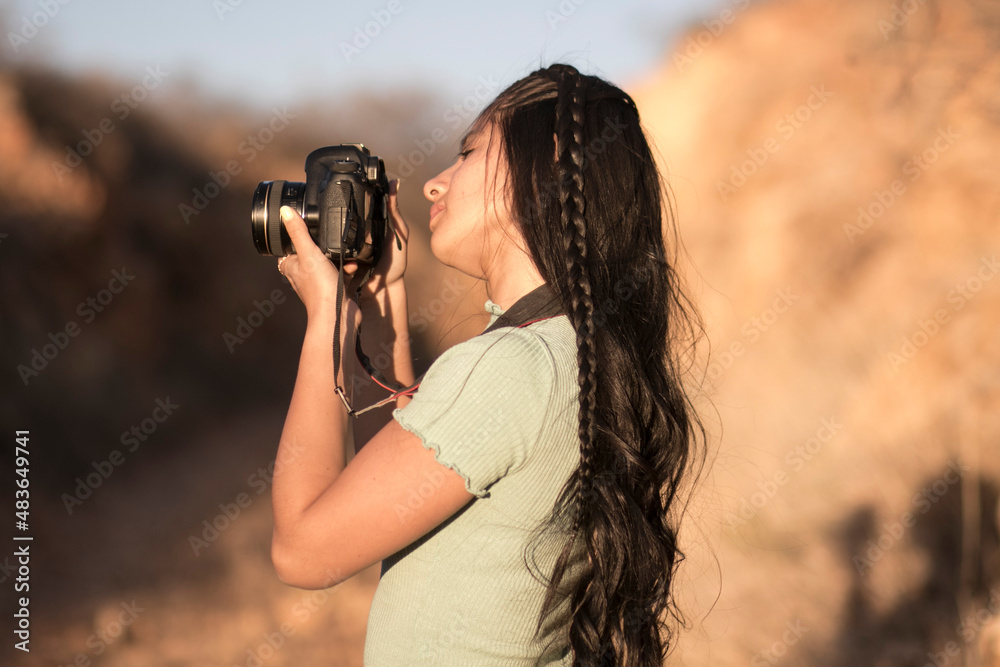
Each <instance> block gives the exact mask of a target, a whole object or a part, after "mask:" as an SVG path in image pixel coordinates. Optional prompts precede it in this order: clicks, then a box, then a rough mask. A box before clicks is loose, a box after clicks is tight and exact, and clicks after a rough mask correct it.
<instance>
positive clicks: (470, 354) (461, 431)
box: [392, 328, 555, 498]
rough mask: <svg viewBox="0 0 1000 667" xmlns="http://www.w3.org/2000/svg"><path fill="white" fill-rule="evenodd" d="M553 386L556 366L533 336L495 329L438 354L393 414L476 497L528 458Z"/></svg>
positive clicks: (514, 330) (521, 331)
mask: <svg viewBox="0 0 1000 667" xmlns="http://www.w3.org/2000/svg"><path fill="white" fill-rule="evenodd" d="M554 383H555V363H554V361H553V358H552V356H551V354H550V353H549V350H548V348H547V347H546V345H545V343H544V342H543V341H542V339H541V337H540V336H539V335H538V334H536V333H533V332H531V331H528V330H526V329H517V328H504V329H498V330H496V331H492V332H490V333H488V334H483V335H480V336H476V337H475V338H472V339H470V340H468V341H466V342H464V343H460V344H458V345H455V346H454V347H452V348H450V349H449V350H447V351H446V352H445V353H444V354H442V355H441V356H440V357H439V358H438V359H437V360H436V361H435V362H434V363H433V364H431V367H430V369H429V370H428V371H427V373H426V374H425V375H424V378H423V380H422V382H421V383H420V387H419V389H417V392H416V394H415V395H414V396H413V400H412V401H410V403H409V404H408V405H407V406H406V407H404V408H397V409H396V410H394V411H393V413H392V416H393V418H394V419H396V421H398V422H399V424H400V425H401V426H402V427H403V428H405V429H406V430H407V431H410V432H411V433H413V434H415V435H416V436H418V437H419V438H420V439H421V441H422V442H423V444H424V447H427V448H428V449H433V450H434V455H435V458H436V459H437V461H438V462H439V463H441V464H442V465H445V466H447V467H449V468H451V469H452V470H454V471H455V472H457V473H458V474H459V475H461V476H462V477H464V478H465V488H466V489H467V490H468V491H469V493H472V494H474V495H476V496H477V497H480V498H482V497H485V496H488V495H489V493H488V491H487V489H488V488H489V487H490V486H491V485H492V484H493V483H495V482H496V481H497V480H498V479H500V478H501V477H503V476H504V475H506V474H507V473H508V472H510V471H512V470H516V469H517V468H518V467H519V466H520V465H522V464H523V463H524V462H525V461H526V460H527V458H528V456H529V455H530V452H531V450H532V447H533V445H534V443H535V441H536V440H537V439H538V437H539V435H540V434H541V431H542V426H543V424H544V422H545V418H546V412H547V410H548V405H549V399H550V397H551V395H552V391H553V388H554Z"/></svg>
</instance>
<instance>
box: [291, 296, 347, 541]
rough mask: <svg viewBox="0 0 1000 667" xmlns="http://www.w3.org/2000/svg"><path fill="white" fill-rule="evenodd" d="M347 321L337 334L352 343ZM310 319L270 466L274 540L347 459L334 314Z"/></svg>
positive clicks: (308, 504)
mask: <svg viewBox="0 0 1000 667" xmlns="http://www.w3.org/2000/svg"><path fill="white" fill-rule="evenodd" d="M347 319H348V318H346V317H344V318H342V321H341V329H342V331H341V337H342V340H345V339H346V340H350V341H352V342H353V340H354V336H353V327H352V326H347V322H346V320H347ZM309 320H310V321H309V325H308V326H307V327H306V333H305V338H304V340H303V342H302V354H301V355H300V358H299V369H298V374H297V375H296V378H295V389H294V390H293V392H292V400H291V403H290V404H289V407H288V415H287V417H286V418H285V425H284V428H283V429H282V431H281V440H280V443H279V445H278V454H277V458H276V460H275V466H274V481H273V488H272V505H273V508H274V531H275V537H276V538H277V537H278V536H279V535H281V534H282V533H283V531H293V530H294V527H295V525H296V522H297V521H298V519H299V518H301V516H302V514H303V513H304V512H305V511H306V509H308V507H309V506H310V505H311V504H312V503H313V502H314V501H315V500H316V499H317V498H318V497H319V496H320V495H321V494H322V493H323V492H324V491H325V490H326V489H327V488H329V486H330V485H331V484H332V483H333V482H334V480H336V478H337V476H338V475H339V474H340V472H341V471H342V470H343V469H344V466H345V461H346V457H345V440H346V436H347V409H346V408H345V407H344V404H343V402H342V401H341V400H340V397H339V396H337V394H336V392H335V386H336V384H335V381H334V376H333V333H334V325H333V316H332V315H331V316H329V317H327V316H323V315H318V316H316V317H312V316H310V318H309ZM346 330H349V331H346ZM347 334H350V335H347ZM343 370H344V369H343V368H342V369H341V376H343Z"/></svg>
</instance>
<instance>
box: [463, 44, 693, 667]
mask: <svg viewBox="0 0 1000 667" xmlns="http://www.w3.org/2000/svg"><path fill="white" fill-rule="evenodd" d="M490 124H492V125H493V127H492V128H491V129H498V130H499V132H500V136H501V139H502V142H503V155H504V158H505V159H506V160H507V164H508V166H509V167H510V169H509V177H508V178H509V181H508V183H506V184H505V188H506V193H505V196H506V197H507V198H508V202H509V204H510V206H511V211H512V212H513V213H514V217H515V219H516V220H517V222H518V224H519V227H520V230H521V232H522V233H523V234H524V239H525V242H526V243H527V245H528V248H529V250H530V252H531V256H532V260H533V261H534V262H535V265H536V266H537V268H538V270H539V272H540V273H541V275H542V277H543V278H544V279H545V281H546V282H547V283H549V285H550V286H551V287H552V288H553V289H554V290H556V291H557V292H558V293H559V296H560V299H561V300H562V304H563V306H564V307H565V309H566V312H567V314H568V315H569V320H570V323H571V324H572V327H573V330H574V333H575V338H576V341H575V342H576V353H577V355H576V358H577V373H578V374H577V384H578V387H579V398H578V406H577V407H578V408H579V411H578V415H577V420H576V423H575V424H574V426H576V427H577V432H578V435H579V447H580V451H579V457H580V458H579V465H577V466H574V470H573V472H572V473H570V474H569V475H568V476H567V478H566V480H565V483H564V484H563V487H562V489H561V490H560V492H559V496H558V499H557V500H556V502H555V505H554V507H553V508H552V511H551V514H550V516H549V518H548V519H547V520H546V521H545V522H543V524H542V525H539V526H537V527H536V529H535V530H534V531H533V535H532V538H531V540H530V543H529V544H528V545H526V549H525V563H526V565H528V568H529V571H531V573H532V575H535V571H536V570H537V571H538V572H539V573H541V575H542V577H540V578H539V579H540V580H544V583H545V585H546V592H545V599H544V601H543V603H542V609H541V613H540V615H539V618H538V624H537V626H536V631H535V634H536V636H538V637H543V638H545V639H546V641H545V650H544V652H543V654H541V655H539V657H538V661H537V663H536V664H538V665H541V664H547V663H546V662H545V661H546V660H549V661H551V659H552V657H553V656H555V657H556V658H558V657H560V656H562V655H563V654H564V652H566V651H571V652H572V655H573V665H574V667H604V666H605V665H615V666H616V667H617V666H621V667H659V666H660V665H661V664H662V660H663V658H664V657H665V653H666V652H667V650H668V649H669V647H670V644H671V638H672V636H673V633H672V631H671V628H669V627H668V626H667V617H668V616H672V617H673V618H674V619H675V620H676V621H678V622H680V623H681V624H683V618H682V616H681V615H680V613H679V609H678V608H677V606H676V604H675V601H674V599H673V596H672V595H671V589H672V585H671V584H672V582H673V575H674V571H675V567H676V566H677V564H678V563H679V562H680V560H682V559H683V556H684V554H683V553H682V552H681V550H680V549H679V547H678V533H677V529H678V526H679V520H680V514H681V513H682V512H683V506H682V504H681V503H682V500H683V499H682V498H680V497H679V495H680V491H681V487H682V483H683V482H684V481H686V473H687V471H688V464H689V454H690V453H691V452H692V451H694V450H693V448H694V447H695V445H696V444H697V440H698V438H697V435H698V434H700V435H701V438H702V439H704V435H705V433H704V428H703V425H702V424H701V422H700V420H699V418H698V414H697V412H696V411H695V410H694V406H693V405H692V403H691V401H690V399H689V397H688V396H687V392H686V391H685V387H684V385H683V384H682V376H683V375H684V374H685V373H686V368H685V366H686V363H685V362H686V361H687V356H686V354H687V352H686V349H690V350H691V351H693V349H694V347H693V343H694V342H695V341H696V340H697V338H698V336H697V334H698V332H699V331H700V332H701V334H702V335H704V329H703V326H702V324H701V321H700V319H699V317H698V314H697V312H696V311H695V309H694V308H693V306H692V304H691V302H690V301H689V300H688V299H687V297H686V296H685V294H684V290H683V289H681V281H680V278H679V276H678V275H677V274H676V272H675V271H674V267H673V266H672V262H671V261H668V258H667V253H666V247H665V242H666V237H665V231H669V230H665V228H664V222H667V223H672V221H671V220H670V219H669V218H668V219H666V221H665V219H664V206H663V204H664V203H665V200H664V197H663V195H664V186H663V183H662V181H661V180H660V175H659V172H658V170H657V168H656V162H655V160H654V157H653V153H652V150H651V148H650V145H649V142H648V140H647V138H646V136H645V133H644V131H643V129H642V126H641V123H640V119H639V114H638V112H637V109H636V105H635V103H634V101H633V100H632V99H631V97H630V96H629V95H628V94H627V93H625V92H624V91H623V90H621V89H620V88H617V87H616V86H613V85H611V84H609V83H608V82H606V81H604V80H602V79H600V78H598V77H594V76H586V75H583V74H581V73H580V72H578V71H577V70H576V68H574V67H571V66H568V65H561V64H556V65H552V66H550V67H547V68H545V69H539V70H537V71H535V72H533V73H532V74H531V75H529V76H527V77H525V78H523V79H521V80H519V81H517V82H515V83H513V84H512V85H511V86H510V87H508V88H507V89H506V90H505V91H503V92H502V93H501V94H500V95H499V96H498V97H497V98H496V99H495V100H494V101H493V102H491V103H490V104H489V105H488V106H487V107H486V109H485V110H484V111H483V112H482V113H481V114H480V116H479V117H478V118H477V120H476V123H475V128H476V129H477V130H481V129H483V128H485V127H486V126H487V125H490ZM553 137H555V143H554V145H553V142H552V140H553ZM553 153H555V160H553ZM585 178H586V181H587V189H586V190H585V189H584V180H585ZM554 195H556V196H554ZM667 203H669V201H668V202H667ZM609 315H610V317H609ZM688 341H690V342H691V343H692V346H691V347H690V348H686V349H685V348H684V347H683V344H684V343H685V342H688ZM598 359H600V364H598V363H597V360H598ZM558 544H562V550H561V551H560V552H559V553H558V556H557V557H556V558H555V562H554V563H552V564H550V563H546V565H545V567H544V569H543V568H541V567H537V565H538V564H537V561H536V562H535V565H536V567H535V568H532V565H531V564H529V563H528V558H527V557H528V555H529V553H530V554H531V556H532V560H534V553H535V550H536V549H537V548H539V547H542V546H544V547H546V548H549V547H550V545H552V546H554V545H558ZM549 553H551V551H549ZM550 568H551V569H550ZM547 573H551V576H548V575H547ZM564 575H565V581H564ZM564 602H565V603H567V604H566V605H564V604H563V603H564ZM557 611H558V613H556V612H557ZM567 614H568V617H569V618H568V619H567ZM567 644H568V646H567Z"/></svg>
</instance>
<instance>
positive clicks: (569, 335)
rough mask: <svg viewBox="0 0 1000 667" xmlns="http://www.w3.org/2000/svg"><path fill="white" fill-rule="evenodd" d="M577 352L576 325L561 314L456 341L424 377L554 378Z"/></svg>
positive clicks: (426, 378) (540, 379) (548, 379)
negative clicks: (573, 325)
mask: <svg viewBox="0 0 1000 667" xmlns="http://www.w3.org/2000/svg"><path fill="white" fill-rule="evenodd" d="M575 352H576V340H575V334H574V333H573V328H572V326H571V325H570V324H569V320H568V318H567V317H566V316H564V315H562V316H558V317H554V318H550V319H547V320H542V321H540V322H535V323H533V324H530V325H528V326H525V327H503V328H500V329H496V330H494V331H489V332H486V333H482V334H479V335H478V336H473V337H472V338H470V339H468V340H466V341H463V342H461V343H457V344H455V345H453V346H452V347H450V348H448V349H447V350H445V351H444V352H443V353H442V354H441V355H440V356H439V357H438V358H437V359H436V360H435V361H434V363H432V364H431V366H430V368H429V369H428V370H427V373H426V375H425V376H424V379H425V381H428V380H429V381H432V382H433V381H435V380H440V379H444V377H449V378H452V379H454V378H455V377H456V376H467V375H469V374H472V373H475V374H477V375H482V374H485V375H487V376H492V377H495V378H497V379H502V378H514V379H516V378H533V379H535V380H536V381H543V382H551V381H553V380H554V378H555V376H556V375H557V374H558V373H559V371H561V370H564V369H565V366H566V365H567V362H571V363H574V364H575V361H576V356H575Z"/></svg>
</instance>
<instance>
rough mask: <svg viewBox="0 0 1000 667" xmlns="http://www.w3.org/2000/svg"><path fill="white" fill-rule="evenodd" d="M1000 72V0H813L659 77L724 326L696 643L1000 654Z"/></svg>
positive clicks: (692, 55)
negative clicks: (999, 539)
mask: <svg viewBox="0 0 1000 667" xmlns="http://www.w3.org/2000/svg"><path fill="white" fill-rule="evenodd" d="M998 81H1000V3H997V2H980V1H975V0H961V1H959V2H948V3H945V2H933V1H928V2H888V1H878V2H871V1H868V0H865V1H862V0H854V1H850V2H838V3H834V2H817V1H811V2H810V1H804V0H803V1H796V2H772V3H767V4H764V3H760V4H759V5H758V3H752V4H748V3H744V2H734V3H732V4H731V5H730V6H729V7H728V9H726V10H724V11H720V12H718V13H716V14H714V15H712V16H709V17H707V19H706V20H705V21H704V22H703V23H700V24H696V25H694V26H692V27H691V29H690V30H689V31H688V32H687V34H685V35H683V36H682V37H681V39H680V40H679V41H678V43H677V44H676V46H675V49H674V51H673V52H672V53H671V54H670V55H669V56H668V57H666V58H665V59H664V60H663V62H662V66H661V68H660V70H659V71H658V72H657V73H655V74H654V75H653V76H651V77H650V78H649V79H648V80H647V81H645V82H642V83H641V85H637V86H636V87H635V88H634V93H635V95H636V97H637V99H638V100H639V104H640V109H641V110H642V112H643V116H644V118H645V119H646V124H647V126H648V128H649V129H650V131H651V132H652V134H654V135H655V137H656V139H657V141H658V144H659V147H660V150H661V152H662V155H663V157H664V160H665V164H666V166H667V169H666V171H667V173H668V175H667V178H668V180H669V182H670V184H671V187H672V188H673V191H674V193H675V194H676V203H677V210H678V219H679V221H680V227H681V235H682V237H683V238H684V240H685V243H686V248H687V250H688V252H689V254H690V258H691V264H692V265H693V266H694V267H696V268H695V269H692V270H690V271H689V275H690V277H691V279H692V281H693V283H694V284H695V285H696V288H695V289H696V291H697V300H698V302H699V303H701V304H702V306H703V307H704V309H705V315H706V318H707V320H708V327H709V338H710V340H711V344H712V358H711V360H710V361H709V362H708V364H707V378H706V380H707V383H708V385H709V386H711V387H712V388H713V391H714V392H715V393H714V396H713V399H714V408H715V409H716V410H717V412H715V413H710V415H711V421H713V422H714V423H715V428H714V431H715V432H716V434H717V437H718V438H719V442H718V445H717V446H716V447H715V450H714V452H713V456H714V461H713V462H712V463H713V468H712V473H711V475H710V476H709V478H708V481H707V483H706V485H705V487H704V488H703V489H702V490H701V493H700V495H699V497H698V500H697V502H696V503H695V507H694V509H693V510H692V516H691V523H690V524H689V525H690V528H689V531H688V533H687V545H688V548H689V550H690V555H691V561H689V564H688V570H687V575H686V576H688V577H690V580H689V581H688V582H687V588H686V589H685V594H686V595H687V596H688V599H689V601H690V603H691V609H692V610H696V611H693V612H692V616H693V617H694V619H695V620H696V625H695V629H694V631H693V632H691V633H689V634H687V635H685V637H684V640H683V641H682V642H681V651H680V652H679V654H678V655H679V656H680V658H679V662H678V664H687V665H707V664H713V665H714V664H719V665H739V664H747V663H748V662H749V663H750V664H752V665H764V664H779V663H780V664H787V665H829V666H837V667H841V666H842V667H848V666H854V665H878V666H882V665H885V666H890V665H891V666H893V667H909V666H913V667H918V666H923V665H925V664H944V663H941V662H934V657H936V658H937V659H939V660H940V659H942V658H941V656H942V655H944V657H945V658H947V659H948V660H949V662H948V663H947V664H951V665H980V664H981V665H996V664H1000V663H998V662H996V661H997V660H998V658H997V657H996V656H998V655H1000V643H998V642H1000V628H998V626H997V621H996V616H995V615H996V613H998V612H1000V552H998V548H997V533H998V505H997V490H998V484H1000V456H998V454H1000V438H998V435H1000V430H998V429H1000V422H998V417H997V416H998V413H1000V393H998V378H1000V365H998V362H1000V338H998V337H997V335H996V329H997V326H996V325H997V317H998V315H1000V277H998V273H1000V263H998V254H1000V253H998V251H1000V225H998V222H1000V219H998V218H1000V216H998V214H1000V168H998V167H997V162H996V159H995V156H996V154H997V152H998V149H1000V87H998V85H997V82H998ZM720 424H721V427H720ZM709 607H711V608H712V612H711V613H710V614H709V615H708V616H707V617H703V614H704V613H705V611H706V610H707V609H708V608H709ZM702 618H703V620H702ZM932 656H934V657H932ZM989 656H993V657H992V658H990V657H989Z"/></svg>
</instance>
